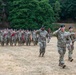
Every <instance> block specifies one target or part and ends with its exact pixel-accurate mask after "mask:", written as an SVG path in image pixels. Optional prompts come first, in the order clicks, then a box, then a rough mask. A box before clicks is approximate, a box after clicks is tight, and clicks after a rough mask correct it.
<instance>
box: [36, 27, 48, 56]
mask: <svg viewBox="0 0 76 75" xmlns="http://www.w3.org/2000/svg"><path fill="white" fill-rule="evenodd" d="M36 33H37V34H39V39H38V42H39V46H40V54H39V57H41V56H42V57H44V54H45V49H46V37H48V32H47V31H46V30H45V28H44V27H42V28H41V29H40V30H38V31H37V32H36Z"/></svg>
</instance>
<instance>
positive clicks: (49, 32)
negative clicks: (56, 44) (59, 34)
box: [47, 28, 52, 43]
mask: <svg viewBox="0 0 76 75" xmlns="http://www.w3.org/2000/svg"><path fill="white" fill-rule="evenodd" d="M51 37H52V32H51V30H50V28H49V29H48V38H47V42H48V43H49V42H50V39H51Z"/></svg>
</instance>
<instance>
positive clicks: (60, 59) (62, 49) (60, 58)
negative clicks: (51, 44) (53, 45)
mask: <svg viewBox="0 0 76 75" xmlns="http://www.w3.org/2000/svg"><path fill="white" fill-rule="evenodd" d="M58 52H59V54H60V57H59V64H64V55H65V52H66V47H58Z"/></svg>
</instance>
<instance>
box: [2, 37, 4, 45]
mask: <svg viewBox="0 0 76 75" xmlns="http://www.w3.org/2000/svg"><path fill="white" fill-rule="evenodd" d="M1 46H4V38H3V37H1Z"/></svg>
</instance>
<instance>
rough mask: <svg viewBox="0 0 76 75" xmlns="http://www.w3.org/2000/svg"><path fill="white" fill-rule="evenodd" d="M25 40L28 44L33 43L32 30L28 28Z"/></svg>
mask: <svg viewBox="0 0 76 75" xmlns="http://www.w3.org/2000/svg"><path fill="white" fill-rule="evenodd" d="M25 40H26V46H28V45H29V46H30V44H31V32H30V31H29V30H26V33H25Z"/></svg>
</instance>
